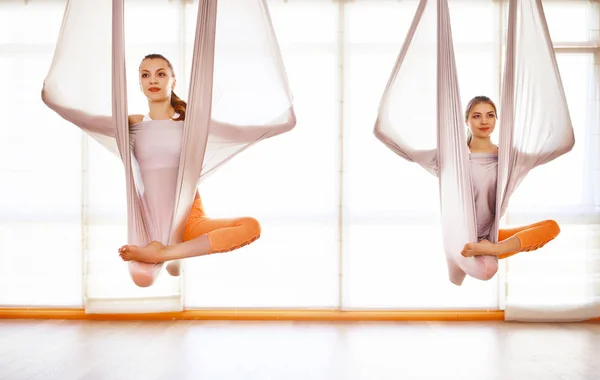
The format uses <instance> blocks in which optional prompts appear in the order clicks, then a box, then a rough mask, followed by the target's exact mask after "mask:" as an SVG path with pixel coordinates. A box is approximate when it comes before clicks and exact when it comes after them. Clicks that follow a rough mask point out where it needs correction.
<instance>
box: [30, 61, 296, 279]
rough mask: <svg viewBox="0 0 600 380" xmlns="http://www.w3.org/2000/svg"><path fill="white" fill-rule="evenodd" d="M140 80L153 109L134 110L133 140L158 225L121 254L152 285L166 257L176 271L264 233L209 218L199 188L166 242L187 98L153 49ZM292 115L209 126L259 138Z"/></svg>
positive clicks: (248, 221) (219, 132)
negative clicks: (179, 236) (177, 233)
mask: <svg viewBox="0 0 600 380" xmlns="http://www.w3.org/2000/svg"><path fill="white" fill-rule="evenodd" d="M139 80H140V88H141V90H142V91H143V93H144V95H145V96H146V98H147V99H148V108H149V112H148V114H147V115H130V116H129V131H130V143H131V146H132V148H133V155H134V157H135V159H136V161H137V163H138V166H139V170H140V175H141V180H142V183H143V190H142V191H141V192H140V195H141V202H142V206H143V208H144V209H145V210H147V211H148V214H149V215H150V220H149V221H148V223H149V224H150V225H151V226H153V228H152V230H154V231H157V232H156V233H155V235H157V236H151V239H153V241H151V242H150V243H149V244H148V245H146V246H145V247H139V246H135V245H124V246H122V247H121V248H119V255H120V257H121V258H122V259H123V260H124V261H129V262H130V265H129V270H130V274H131V276H132V279H133V281H134V282H135V283H136V284H137V285H138V286H142V287H144V286H150V285H152V283H153V282H154V280H155V278H156V276H157V275H158V272H159V270H160V268H161V266H162V263H164V262H168V261H170V263H169V264H168V265H167V271H168V272H169V274H171V275H173V276H177V275H179V272H180V263H179V260H180V259H184V258H190V257H196V256H202V255H207V254H212V253H218V252H228V251H232V250H234V249H237V248H240V247H243V246H245V245H248V244H250V243H252V242H253V241H255V240H256V239H258V238H259V236H260V224H259V223H258V221H257V220H256V219H254V218H249V217H244V218H235V219H209V218H208V217H206V215H205V214H204V211H203V207H202V201H201V199H200V196H199V194H198V193H197V192H196V196H195V199H194V203H193V206H192V210H191V213H190V216H189V219H188V222H187V225H186V229H185V233H184V238H183V242H182V243H180V244H174V245H164V243H166V242H167V241H168V240H169V237H170V228H171V220H172V215H173V207H174V206H173V205H174V203H175V202H174V201H175V192H176V184H177V176H178V171H179V159H180V154H181V148H182V136H183V121H184V120H185V115H186V106H187V104H186V103H185V102H184V101H183V100H181V99H180V98H179V97H178V96H177V95H175V93H174V92H173V89H174V88H175V85H176V78H175V73H174V70H173V66H172V65H171V63H170V62H169V60H168V59H166V58H165V57H164V56H162V55H160V54H150V55H147V56H146V57H144V59H143V60H142V62H141V64H140V67H139ZM42 97H43V99H44V101H45V102H46V104H47V105H48V106H49V107H50V108H52V109H54V110H55V111H56V112H58V113H59V114H60V115H61V116H63V117H64V118H65V119H67V120H69V121H71V122H73V123H74V124H76V125H78V126H80V127H82V128H83V129H85V130H86V131H89V132H92V133H96V134H100V135H105V136H109V137H114V136H115V135H116V130H115V128H114V126H113V124H112V120H110V118H106V117H97V116H91V115H87V114H85V113H83V112H79V111H77V110H72V109H68V110H67V109H63V108H61V107H60V106H58V105H56V104H53V103H51V102H50V101H49V98H50V97H49V96H45V94H44V93H43V94H42ZM287 115H288V118H287V121H286V122H285V123H282V124H280V125H275V126H273V125H270V126H243V127H240V126H235V125H231V124H225V123H220V122H216V121H214V120H212V121H211V124H210V132H211V134H212V135H214V136H217V137H223V138H225V139H226V140H227V141H236V142H254V141H257V140H259V139H264V138H268V137H272V136H276V135H278V134H281V133H284V132H287V131H289V130H291V129H292V128H293V127H294V126H295V124H296V119H295V115H294V113H293V110H292V109H290V110H288V112H287Z"/></svg>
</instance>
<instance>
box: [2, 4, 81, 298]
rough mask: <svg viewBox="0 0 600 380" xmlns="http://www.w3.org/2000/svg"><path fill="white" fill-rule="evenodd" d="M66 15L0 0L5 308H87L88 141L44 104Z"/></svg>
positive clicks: (55, 8)
mask: <svg viewBox="0 0 600 380" xmlns="http://www.w3.org/2000/svg"><path fill="white" fill-rule="evenodd" d="M62 13H63V5H60V4H56V3H49V2H47V1H46V2H44V1H30V2H29V5H28V6H25V5H24V2H23V1H8V2H0V73H2V76H3V78H4V79H3V84H2V91H0V114H1V115H2V119H1V121H0V305H11V306H56V305H60V306H73V307H81V305H82V293H83V290H82V284H83V282H82V264H83V255H82V239H83V236H84V234H83V232H84V231H83V229H84V224H83V218H82V216H83V210H82V204H83V193H82V186H81V184H82V172H83V163H82V137H81V134H80V133H79V132H78V131H77V130H76V129H75V128H69V127H67V126H65V125H64V123H62V122H61V121H60V120H59V119H58V118H56V117H54V116H53V115H52V112H51V111H50V110H48V109H47V108H46V107H45V105H44V104H43V103H42V102H41V101H40V91H41V87H40V84H41V83H42V82H43V80H44V76H45V72H46V71H47V69H48V67H49V65H50V61H51V59H52V53H53V48H54V43H55V41H56V34H57V33H58V30H59V28H60V23H61V20H62ZM51 136H52V137H51ZM55 137H58V138H59V139H60V141H61V145H60V149H56V145H55V144H47V141H48V140H49V139H50V138H55Z"/></svg>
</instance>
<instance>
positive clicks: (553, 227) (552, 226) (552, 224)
mask: <svg viewBox="0 0 600 380" xmlns="http://www.w3.org/2000/svg"><path fill="white" fill-rule="evenodd" d="M544 223H545V224H546V226H548V229H549V230H550V231H551V235H552V238H555V237H557V236H558V234H560V226H559V225H558V223H556V221H555V220H552V219H548V220H545V221H544Z"/></svg>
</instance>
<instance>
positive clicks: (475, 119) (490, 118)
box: [467, 103, 496, 138]
mask: <svg viewBox="0 0 600 380" xmlns="http://www.w3.org/2000/svg"><path fill="white" fill-rule="evenodd" d="M467 125H468V126H469V128H470V129H471V133H472V134H473V136H476V137H482V138H485V137H489V136H490V135H491V134H492V132H494V127H495V126H496V111H495V110H494V107H493V106H492V105H491V104H489V103H477V104H475V105H474V106H473V108H471V112H470V113H469V119H468V120H467Z"/></svg>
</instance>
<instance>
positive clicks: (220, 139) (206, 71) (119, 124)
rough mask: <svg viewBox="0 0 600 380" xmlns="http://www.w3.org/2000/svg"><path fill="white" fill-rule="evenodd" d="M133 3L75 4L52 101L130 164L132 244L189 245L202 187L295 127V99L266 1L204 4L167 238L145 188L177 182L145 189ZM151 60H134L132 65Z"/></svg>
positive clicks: (50, 87) (47, 84) (47, 95)
mask: <svg viewBox="0 0 600 380" xmlns="http://www.w3.org/2000/svg"><path fill="white" fill-rule="evenodd" d="M126 5H127V1H124V0H112V1H111V0H95V1H87V0H70V1H68V3H67V6H66V10H65V14H64V19H63V24H62V28H61V31H60V35H59V38H58V42H57V46H56V50H55V54H54V58H53V61H52V65H51V67H50V70H49V73H48V75H47V77H46V79H45V81H44V88H43V91H42V98H43V100H44V102H45V103H46V104H47V105H48V106H49V107H50V108H51V109H53V110H55V111H56V112H57V113H58V114H59V115H61V116H62V117H63V118H65V119H66V120H68V121H70V122H72V123H74V124H75V125H77V126H78V127H79V128H81V129H82V130H83V131H85V132H86V133H88V134H89V135H90V136H92V137H93V138H94V139H95V140H97V141H98V142H99V143H100V144H102V145H103V146H104V147H106V148H107V149H108V150H109V151H111V152H112V153H114V154H116V155H117V156H118V157H120V158H121V160H122V162H123V165H124V168H125V175H126V186H127V206H128V213H127V215H128V244H135V245H142V246H144V245H146V244H147V243H149V242H150V241H152V240H158V241H161V242H162V243H163V244H173V243H179V242H181V241H182V238H183V232H184V230H185V225H186V222H187V218H188V216H189V213H190V209H191V206H192V203H193V199H194V195H195V192H196V188H197V186H198V183H199V181H200V180H201V179H204V178H206V176H207V175H208V174H210V173H212V172H214V171H215V170H217V169H218V168H219V167H221V165H223V164H224V163H225V162H227V161H229V160H230V159H232V158H233V157H234V156H236V155H237V154H238V153H240V152H241V151H243V150H244V149H246V148H248V147H249V146H251V145H253V144H255V143H256V142H258V141H261V140H263V139H265V138H269V137H271V136H274V135H277V134H281V133H284V132H287V131H289V130H290V129H292V128H293V127H294V125H295V117H294V111H293V107H292V97H291V93H290V89H289V85H288V80H287V77H286V73H285V68H284V65H283V63H282V59H281V56H280V52H279V47H278V44H277V40H276V38H275V34H274V31H273V27H272V24H271V20H270V15H269V12H268V8H267V5H266V3H265V1H264V0H200V1H199V4H198V17H197V25H196V35H195V40H194V50H193V60H192V69H191V77H190V82H189V95H188V97H187V101H188V107H187V113H186V119H185V122H184V125H183V142H182V150H181V157H180V161H179V172H178V178H177V183H176V186H175V188H167V189H164V190H165V191H167V192H169V191H172V192H175V202H174V204H167V205H165V207H166V208H169V210H170V212H171V214H172V219H169V220H164V221H161V223H169V224H170V225H171V227H170V231H171V232H170V236H168V238H167V239H160V236H159V235H160V231H161V230H162V227H164V226H155V225H152V224H151V223H149V222H148V220H149V219H150V218H149V215H148V210H146V209H145V208H144V202H143V197H144V189H145V188H147V187H149V186H171V187H172V184H169V183H164V182H160V181H156V182H152V183H148V181H147V180H146V179H144V180H146V183H144V180H142V178H141V176H140V171H139V166H138V163H137V162H136V157H135V156H134V155H133V153H132V149H131V146H130V132H131V131H130V128H129V125H128V102H127V77H128V76H133V77H134V78H137V75H138V74H137V70H136V71H135V72H130V73H129V74H127V73H126V56H127V54H126V48H125V46H126V44H127V43H126V38H125V37H126V36H125V34H124V28H125V20H127V19H128V18H126V17H125V12H126ZM130 16H131V15H130ZM136 16H137V17H142V16H143V15H135V14H134V15H132V16H131V17H136ZM142 24H143V25H148V24H147V23H143V22H142V23H138V24H136V27H137V25H142ZM146 27H148V28H152V26H146ZM148 42H152V41H148ZM148 53H155V52H154V51H149V52H144V53H143V55H145V54H148ZM143 55H142V56H137V55H135V56H133V57H132V58H131V59H132V60H134V62H133V63H134V65H135V66H133V65H132V68H133V67H135V68H137V65H139V62H140V61H141V59H142V58H143ZM157 143H158V144H160V142H157ZM124 244H125V242H124ZM115 249H116V248H115ZM115 252H116V251H115ZM115 254H116V253H115Z"/></svg>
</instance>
